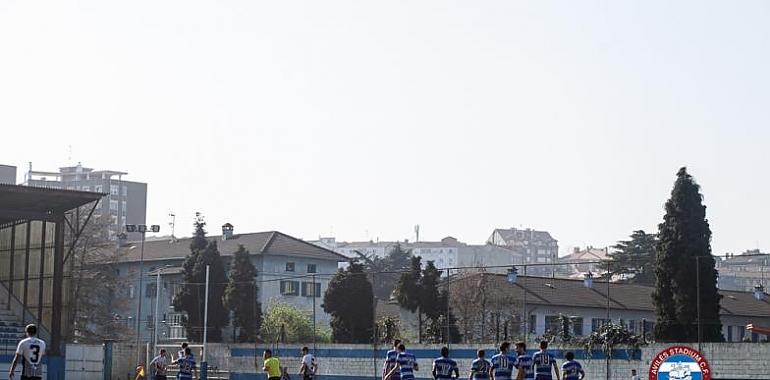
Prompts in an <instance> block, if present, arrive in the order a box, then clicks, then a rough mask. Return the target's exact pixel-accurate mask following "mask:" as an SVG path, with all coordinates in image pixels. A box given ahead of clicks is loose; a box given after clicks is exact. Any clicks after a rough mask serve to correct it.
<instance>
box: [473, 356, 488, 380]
mask: <svg viewBox="0 0 770 380" xmlns="http://www.w3.org/2000/svg"><path fill="white" fill-rule="evenodd" d="M476 356H477V358H476V360H474V361H473V362H471V374H470V376H469V379H470V380H485V379H489V372H490V371H491V370H492V363H490V362H489V360H487V359H484V356H486V354H485V352H484V350H479V351H478V352H477V353H476Z"/></svg>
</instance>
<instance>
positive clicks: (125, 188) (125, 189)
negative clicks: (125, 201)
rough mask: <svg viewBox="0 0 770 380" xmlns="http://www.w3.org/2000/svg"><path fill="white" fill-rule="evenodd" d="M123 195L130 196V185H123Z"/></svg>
mask: <svg viewBox="0 0 770 380" xmlns="http://www.w3.org/2000/svg"><path fill="white" fill-rule="evenodd" d="M123 196H124V197H127V196H128V187H126V186H123Z"/></svg>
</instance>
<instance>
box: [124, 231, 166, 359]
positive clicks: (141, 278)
mask: <svg viewBox="0 0 770 380" xmlns="http://www.w3.org/2000/svg"><path fill="white" fill-rule="evenodd" d="M150 230H151V231H152V232H156V233H157V232H159V231H160V226H159V225H152V226H150ZM126 232H138V233H140V234H142V247H141V249H140V251H141V253H140V254H139V288H138V289H137V290H136V300H137V302H136V303H137V305H136V361H137V362H139V363H137V364H144V363H142V346H141V345H140V344H139V343H140V341H141V332H142V331H141V330H142V286H143V285H144V238H145V235H146V234H147V225H146V224H138V225H137V224H126ZM156 314H157V311H156ZM145 361H146V360H145Z"/></svg>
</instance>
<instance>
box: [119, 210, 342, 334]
mask: <svg viewBox="0 0 770 380" xmlns="http://www.w3.org/2000/svg"><path fill="white" fill-rule="evenodd" d="M207 239H208V240H209V241H216V242H217V246H218V249H219V253H220V254H221V256H222V258H223V261H224V263H225V269H226V270H227V271H229V269H230V262H231V260H232V257H233V254H234V253H235V252H236V251H237V250H238V247H239V246H240V245H243V246H244V247H245V248H246V250H248V251H249V254H250V257H251V262H252V263H253V264H254V266H255V267H256V269H257V276H256V281H257V286H258V292H257V300H256V301H259V302H261V304H262V309H263V311H266V310H267V308H268V307H269V306H270V304H271V303H274V302H280V303H285V304H289V305H292V306H295V307H297V308H298V309H300V310H303V311H305V312H307V313H308V315H312V314H315V316H316V321H317V323H318V325H319V326H324V325H325V326H328V323H329V319H330V316H329V315H328V314H326V313H325V312H324V310H323V308H322V307H321V304H322V297H323V293H324V292H325V291H326V288H327V286H328V283H329V279H330V278H331V276H332V275H333V274H334V273H336V271H337V268H338V263H339V262H342V261H345V260H347V258H346V257H344V256H342V255H340V254H338V253H336V252H334V251H331V250H329V249H326V248H323V247H319V246H317V245H314V244H310V243H307V242H305V241H303V240H301V239H298V238H295V237H292V236H290V235H287V234H284V233H282V232H278V231H266V232H255V233H244V234H235V233H234V230H233V226H232V225H230V224H229V223H228V224H226V225H225V226H223V234H222V235H220V236H207ZM190 241H191V238H181V239H177V238H167V239H158V240H147V241H145V243H144V250H143V251H144V253H142V244H141V242H131V243H128V244H124V246H123V247H121V248H120V254H119V257H120V262H119V263H118V265H117V268H118V273H119V275H120V276H122V277H124V278H126V279H127V283H128V284H129V285H128V286H127V287H126V290H125V292H124V293H123V294H122V296H123V297H124V298H128V300H127V301H128V302H124V303H125V304H127V305H129V307H128V308H127V309H126V310H121V311H116V319H117V320H119V321H122V322H123V323H128V324H133V323H134V321H135V318H136V312H137V300H140V301H141V302H142V315H141V316H140V321H141V326H142V327H141V334H142V340H147V339H151V338H152V334H153V331H152V328H153V325H154V319H155V310H154V309H155V298H156V295H158V296H159V297H158V301H159V302H158V304H159V307H158V317H159V320H160V321H161V323H160V325H159V326H158V335H159V339H160V340H183V339H185V332H184V329H183V328H182V327H181V319H182V317H183V313H181V312H180V311H178V310H175V309H174V307H173V306H172V300H173V297H174V296H175V295H176V294H177V293H179V292H180V291H181V289H182V286H183V284H182V281H183V279H182V264H183V262H184V260H185V258H186V257H187V255H189V254H190ZM140 261H141V262H142V263H143V264H142V274H143V280H142V289H139V276H138V274H139V268H140ZM158 281H159V282H160V288H158V287H156V283H157V282H158ZM314 307H315V313H314ZM223 336H224V337H228V336H232V334H228V333H227V332H224V333H223Z"/></svg>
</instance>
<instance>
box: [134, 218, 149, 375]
mask: <svg viewBox="0 0 770 380" xmlns="http://www.w3.org/2000/svg"><path fill="white" fill-rule="evenodd" d="M142 227H143V228H142ZM146 232H147V226H139V233H141V234H142V248H141V253H140V254H139V288H138V289H137V290H136V300H137V302H136V303H137V306H136V360H137V361H138V362H140V363H141V361H142V346H141V345H140V344H139V341H140V340H141V328H142V285H143V284H142V282H143V280H144V278H143V277H144V268H143V267H144V235H145V233H146ZM142 364H143V363H142Z"/></svg>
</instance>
